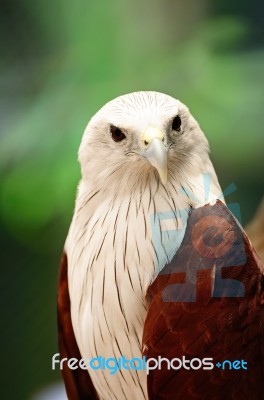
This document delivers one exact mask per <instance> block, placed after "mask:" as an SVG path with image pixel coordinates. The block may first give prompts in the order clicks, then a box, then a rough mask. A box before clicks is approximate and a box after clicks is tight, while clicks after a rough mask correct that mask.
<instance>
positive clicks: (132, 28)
mask: <svg viewBox="0 0 264 400" xmlns="http://www.w3.org/2000/svg"><path fill="white" fill-rule="evenodd" d="M0 46H1V58H0V120H1V131H0V176H1V182H0V224H1V229H0V235H1V256H2V261H1V270H2V278H3V279H1V285H2V287H1V292H2V294H3V296H2V298H3V300H2V307H1V322H2V328H1V338H2V343H3V344H4V348H3V350H2V352H1V362H2V372H1V375H2V378H3V379H4V385H2V386H1V398H3V399H10V398H11V399H15V400H16V399H18V400H19V399H32V398H33V396H34V394H35V393H37V392H38V391H39V390H40V389H42V388H43V387H45V386H46V385H49V384H50V383H53V382H56V381H58V380H59V379H60V377H59V373H57V372H54V371H52V370H51V356H52V354H54V353H55V352H57V338H56V290H57V289H56V286H57V273H58V265H59V259H60V255H61V251H62V248H63V244H64V240H65V237H66V234H67V230H68V226H69V224H70V221H71V216H72V211H73V206H74V196H75V190H76V185H77V183H78V180H79V178H80V173H79V166H78V163H77V150H78V146H79V143H80V139H81V136H82V133H83V130H84V128H85V125H86V124H87V122H88V120H89V119H90V117H91V116H92V115H93V114H94V112H96V111H97V110H98V108H100V107H101V106H102V105H103V104H104V103H105V102H106V101H108V100H110V99H112V98H114V97H116V96H118V95H120V94H124V93H127V92H130V91H136V90H157V91H161V92H165V93H168V94H170V95H172V96H174V97H177V98H179V99H180V100H182V101H183V102H184V103H186V104H187V105H188V106H189V107H190V109H191V111H192V113H193V114H194V116H195V117H196V118H197V119H198V120H199V122H200V124H201V126H202V128H203V130H204V132H205V133H206V135H207V137H208V139H209V142H210V144H211V149H212V159H213V161H214V164H215V167H216V170H217V173H218V176H219V179H220V182H221V184H222V188H223V189H224V188H225V187H226V186H227V185H228V184H230V183H231V182H235V184H236V186H237V191H236V192H235V193H233V194H232V195H231V196H228V198H227V201H236V202H239V203H240V205H241V211H242V220H243V223H246V222H247V221H249V220H250V218H252V215H253V214H254V211H255V209H256V207H257V204H258V203H259V201H260V199H261V197H262V194H263V150H264V149H263V147H264V132H263V126H264V83H263V72H264V2H260V1H258V0H251V1H250V2H249V1H247V0H241V1H233V2H230V1H228V0H222V1H217V0H213V1H209V0H200V1H197V0H185V1H180V0H175V1H173V0H165V1H164V0H146V1H144V2H142V1H139V0H135V1H128V0H125V1H121V0H113V1H111V2H106V1H104V2H103V1H98V2H95V1H88V0H86V1H81V0H77V1H75V2H73V1H68V0H64V1H62V0H55V1H51V0H46V1H45V2H44V1H40V0H36V1H33V0H24V1H23V2H20V1H18V0H3V1H1V16H0Z"/></svg>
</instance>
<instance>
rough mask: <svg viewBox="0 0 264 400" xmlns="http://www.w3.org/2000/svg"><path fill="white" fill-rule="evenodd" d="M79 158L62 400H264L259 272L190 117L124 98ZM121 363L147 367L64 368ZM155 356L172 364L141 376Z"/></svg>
mask: <svg viewBox="0 0 264 400" xmlns="http://www.w3.org/2000/svg"><path fill="white" fill-rule="evenodd" d="M78 159H79V162H80V167H81V180H80V183H79V186H78V189H77V195H76V202H75V209H74V213H73V217H72V222H71V225H70V228H69V232H68V235H67V238H66V242H65V246H64V250H63V255H62V258H61V266H60V272H59V288H58V339H59V350H60V353H59V354H60V357H61V359H62V360H66V362H65V363H64V364H63V368H62V375H63V378H64V382H65V387H66V391H67V395H68V398H69V399H70V400H78V399H81V400H82V399H86V400H89V399H90V400H94V399H97V400H99V399H100V400H124V399H126V400H132V399H136V400H147V399H148V400H177V399H183V398H184V399H187V400H189V399H190V400H192V399H203V400H207V399H208V400H209V399H210V400H212V399H213V400H220V399H226V398H228V399H234V400H237V399H248V398H250V399H254V400H257V399H262V398H263V393H264V383H263V382H264V379H263V378H264V368H263V364H262V361H261V357H263V356H264V345H263V343H264V342H263V332H264V329H263V328H264V326H263V324H264V314H263V304H264V290H263V266H262V264H261V261H260V259H259V257H258V255H257V253H256V252H255V250H254V248H253V246H252V244H251V242H250V240H249V239H248V237H247V235H246V233H245V232H244V230H243V228H242V227H241V226H240V224H239V222H238V221H237V219H236V218H235V217H234V216H233V215H232V213H231V212H230V211H229V210H228V208H227V206H226V203H225V200H224V197H223V194H222V191H221V187H220V184H219V182H218V178H217V175H216V172H215V170H214V167H213V164H212V162H211V159H210V150H209V144H208V140H207V138H206V137H205V135H204V133H203V131H202V129H201V128H200V126H199V124H198V122H197V121H196V119H195V118H194V117H193V116H192V114H191V113H190V111H189V109H188V107H187V106H186V105H184V104H183V103H182V102H181V101H179V100H177V99H175V98H173V97H171V96H169V95H166V94H163V93H159V92H155V91H139V92H133V93H129V94H125V95H122V96H119V97H117V98H116V99H114V100H111V101H109V102H108V103H107V104H106V105H104V106H103V107H102V108H101V109H100V110H99V111H98V112H97V113H96V114H95V115H94V116H93V117H92V118H91V120H90V121H89V123H88V125H87V127H86V129H85V131H84V134H83V138H82V141H81V144H80V148H79V153H78ZM122 357H125V358H126V360H137V361H138V363H140V362H141V361H142V362H143V364H141V367H142V365H143V367H142V368H139V367H138V368H136V367H135V364H134V368H133V367H131V368H128V367H127V368H119V370H118V371H117V372H116V373H110V371H109V368H110V367H109V368H106V367H105V365H104V366H102V364H101V367H100V368H99V366H98V368H97V367H94V368H87V369H83V368H71V367H69V364H67V360H68V359H74V360H76V361H74V362H77V360H78V361H79V360H97V361H96V362H98V360H102V359H103V360H108V361H109V360H110V361H111V362H112V365H113V363H114V362H115V361H114V360H118V359H119V360H120V359H121V360H122ZM159 357H162V358H163V359H165V358H166V359H167V360H172V359H173V360H174V361H173V362H174V364H173V365H172V364H170V365H169V367H168V364H166V361H163V364H162V366H161V367H160V368H155V365H154V366H153V365H152V366H151V365H150V364H148V367H149V368H148V370H146V368H145V367H146V364H144V362H145V363H146V362H148V363H149V361H150V360H152V363H154V364H155V363H156V362H157V360H158V359H159ZM110 361H109V364H108V366H109V365H110ZM235 361H238V362H237V363H235V364H233V363H234V362H235ZM168 362H169V361H168ZM175 363H176V365H175ZM186 363H187V364H186ZM191 363H192V364H191ZM203 363H204V364H205V365H203ZM224 363H226V364H224ZM96 365H97V364H96ZM190 365H192V367H190ZM206 365H207V368H204V366H206ZM226 365H227V366H228V367H226ZM90 366H91V364H90ZM138 366H139V365H138ZM144 366H145V367H144ZM156 366H157V365H156ZM246 366H249V367H248V368H247V367H246ZM198 367H199V368H198ZM208 369H209V370H208Z"/></svg>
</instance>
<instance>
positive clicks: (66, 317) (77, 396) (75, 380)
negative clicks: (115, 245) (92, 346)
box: [58, 253, 98, 400]
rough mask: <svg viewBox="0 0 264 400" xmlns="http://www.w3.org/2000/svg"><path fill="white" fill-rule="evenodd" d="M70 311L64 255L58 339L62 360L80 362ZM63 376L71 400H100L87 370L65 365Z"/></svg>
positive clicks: (60, 276)
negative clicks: (75, 359) (73, 368)
mask: <svg viewBox="0 0 264 400" xmlns="http://www.w3.org/2000/svg"><path fill="white" fill-rule="evenodd" d="M70 309H71V307H70V298H69V289H68V265H67V255H66V254H65V253H63V255H62V259H61V267H60V275H59V292H58V339H59V350H60V358H61V359H62V358H64V357H65V358H67V359H69V358H77V359H78V360H80V359H81V355H80V351H79V348H78V345H77V343H76V340H75V336H74V332H73V328H72V322H71V312H70ZM62 375H63V379H64V383H65V387H66V391H67V396H68V399H69V400H98V396H97V394H96V391H95V389H94V386H93V384H92V381H91V378H90V376H89V374H88V372H87V371H86V370H83V369H81V368H77V369H76V370H72V369H70V368H68V366H67V364H66V363H64V364H63V370H62Z"/></svg>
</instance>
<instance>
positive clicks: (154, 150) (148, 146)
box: [141, 127, 168, 185]
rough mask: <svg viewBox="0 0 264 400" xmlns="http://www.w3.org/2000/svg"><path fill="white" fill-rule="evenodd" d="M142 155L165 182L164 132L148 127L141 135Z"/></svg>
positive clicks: (166, 154)
mask: <svg viewBox="0 0 264 400" xmlns="http://www.w3.org/2000/svg"><path fill="white" fill-rule="evenodd" d="M141 140H142V144H143V147H144V148H145V151H144V156H145V157H146V158H147V160H148V161H149V162H150V164H151V165H153V167H155V168H156V169H157V171H158V173H159V176H160V179H161V182H162V183H163V185H165V183H166V182H167V174H168V170H167V163H168V150H167V148H166V147H165V145H164V143H163V142H164V133H163V132H162V131H160V130H159V129H157V128H153V127H149V128H148V129H147V130H146V131H145V132H144V134H143V135H142V137H141Z"/></svg>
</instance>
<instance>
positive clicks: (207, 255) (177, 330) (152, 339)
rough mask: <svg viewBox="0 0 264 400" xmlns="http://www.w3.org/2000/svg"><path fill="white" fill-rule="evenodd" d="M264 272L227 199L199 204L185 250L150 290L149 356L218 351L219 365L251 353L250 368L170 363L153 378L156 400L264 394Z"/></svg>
mask: <svg viewBox="0 0 264 400" xmlns="http://www.w3.org/2000/svg"><path fill="white" fill-rule="evenodd" d="M213 268H214V269H213ZM212 269H213V271H215V272H216V280H215V282H213V280H212V278H211V277H212ZM262 271H263V266H261V263H260V259H259V257H258V256H257V255H256V253H255V251H254V249H253V248H252V246H251V243H250V242H249V240H248V238H247V236H246V234H245V232H244V231H243V229H242V228H241V227H240V226H239V224H238V223H237V221H236V220H235V219H234V217H233V216H232V214H231V213H230V212H229V210H228V209H227V208H226V206H225V205H223V204H222V203H221V202H220V201H218V202H217V203H216V204H215V205H213V206H211V205H206V206H203V207H201V208H199V209H196V210H192V212H191V213H190V216H189V220H188V226H187V229H186V233H185V237H184V240H183V242H182V245H181V247H180V249H179V250H178V252H177V254H176V255H175V256H174V258H173V260H172V262H171V263H170V264H169V265H167V266H166V267H165V268H164V270H163V271H162V272H161V273H160V274H159V275H158V277H157V279H156V280H155V281H154V282H153V284H152V285H151V286H150V288H149V291H148V299H149V310H148V314H147V318H146V322H145V326H144V334H143V349H144V355H145V356H146V357H147V358H150V357H154V358H158V356H162V357H167V358H168V359H172V358H175V357H176V358H177V357H178V358H181V357H182V356H183V355H185V356H186V358H188V359H191V358H194V357H200V358H204V357H212V358H213V359H214V364H216V363H217V362H218V361H219V362H222V361H224V360H225V359H228V360H231V361H234V360H241V359H243V360H245V361H246V362H247V367H248V369H247V370H245V369H239V370H229V369H224V370H223V369H219V368H217V367H214V369H212V370H203V369H199V370H195V371H194V370H192V371H188V370H185V369H183V368H181V369H179V370H173V369H171V370H168V369H167V368H165V364H163V367H162V369H161V370H158V369H156V370H153V371H151V372H150V374H149V376H148V392H149V399H150V400H162V399H163V400H164V399H166V400H178V399H185V400H191V399H202V400H221V399H229V400H246V399H251V400H258V399H259V400H260V399H263V396H264V395H263V393H264V361H263V360H264V307H263V304H264V289H263V274H262ZM212 285H214V291H213V295H212V289H211V288H212ZM196 365H197V364H196Z"/></svg>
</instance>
